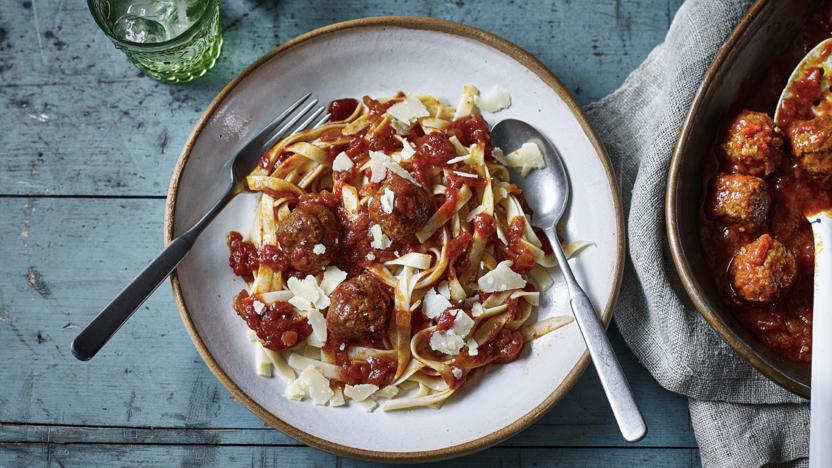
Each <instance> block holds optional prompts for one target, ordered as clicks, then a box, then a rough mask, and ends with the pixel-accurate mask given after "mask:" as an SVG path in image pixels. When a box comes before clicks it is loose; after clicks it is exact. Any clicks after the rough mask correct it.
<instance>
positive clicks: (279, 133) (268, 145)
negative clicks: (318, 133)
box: [262, 99, 318, 151]
mask: <svg viewBox="0 0 832 468" xmlns="http://www.w3.org/2000/svg"><path fill="white" fill-rule="evenodd" d="M316 104H318V100H317V99H313V100H311V101H309V103H307V104H306V105H305V106H303V108H302V109H301V110H300V111H299V112H298V113H296V114H295V116H294V117H292V118H291V119H289V121H288V122H286V123H285V124H283V126H282V127H280V129H278V130H277V131H276V132H274V133H272V135H271V136H270V137H269V138H268V139H266V141H265V143H263V146H262V148H263V151H265V150H267V149H269V148H271V147H272V145H274V144H275V143H276V142H277V140H279V139H281V138H282V137H283V136H284V135H287V134H288V131H289V129H290V128H292V127H294V126H295V124H296V123H298V120H300V119H301V118H302V117H303V116H304V115H306V113H307V112H309V110H310V109H312V108H313V107H315V105H316Z"/></svg>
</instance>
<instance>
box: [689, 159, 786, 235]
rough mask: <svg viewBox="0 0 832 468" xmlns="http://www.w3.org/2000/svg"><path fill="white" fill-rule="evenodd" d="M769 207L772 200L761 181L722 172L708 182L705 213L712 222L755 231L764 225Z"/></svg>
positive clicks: (766, 187) (752, 177)
mask: <svg viewBox="0 0 832 468" xmlns="http://www.w3.org/2000/svg"><path fill="white" fill-rule="evenodd" d="M769 205H771V198H770V197H769V195H768V186H767V185H766V182H765V181H764V180H763V179H761V178H759V177H755V176H748V175H743V174H726V173H724V172H721V173H719V174H717V175H716V177H714V180H713V182H712V183H711V191H710V194H709V196H708V199H707V201H706V202H705V210H706V212H707V213H708V217H709V218H711V219H714V220H717V221H722V222H723V223H725V224H727V225H729V226H735V227H737V228H738V229H739V230H740V231H755V230H757V229H759V228H760V226H762V225H763V223H765V221H766V215H767V214H768V207H769Z"/></svg>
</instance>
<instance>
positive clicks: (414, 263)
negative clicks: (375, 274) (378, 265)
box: [384, 252, 431, 270]
mask: <svg viewBox="0 0 832 468" xmlns="http://www.w3.org/2000/svg"><path fill="white" fill-rule="evenodd" d="M430 260H431V256H430V255H427V254H422V253H418V252H410V253H408V254H405V255H403V256H401V257H399V258H396V259H393V260H389V261H387V262H384V264H385V265H402V266H409V267H413V268H416V269H419V270H427V269H428V268H430Z"/></svg>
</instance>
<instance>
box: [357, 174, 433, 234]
mask: <svg viewBox="0 0 832 468" xmlns="http://www.w3.org/2000/svg"><path fill="white" fill-rule="evenodd" d="M386 191H392V192H393V203H392V207H391V206H390V205H388V204H387V202H384V203H382V198H385V197H387V195H386V194H385V192H386ZM387 211H390V212H389V213H388V212H387ZM432 214H433V199H432V198H431V196H430V194H429V193H428V192H426V191H425V189H423V188H421V187H419V186H417V185H414V184H413V183H411V182H409V181H407V180H405V179H404V178H402V177H400V176H398V175H397V174H395V173H393V172H392V171H387V178H385V179H384V183H383V184H382V185H381V187H379V189H378V191H377V192H376V193H375V195H373V198H372V199H371V200H370V217H371V218H372V219H373V221H375V222H376V224H378V225H379V226H381V230H382V231H384V233H385V234H387V237H389V238H390V239H391V240H393V241H394V242H396V241H403V240H405V239H407V238H408V237H410V236H412V235H413V234H415V233H416V231H418V230H419V229H421V227H422V226H424V225H425V223H426V222H427V221H428V219H430V216H431V215H432Z"/></svg>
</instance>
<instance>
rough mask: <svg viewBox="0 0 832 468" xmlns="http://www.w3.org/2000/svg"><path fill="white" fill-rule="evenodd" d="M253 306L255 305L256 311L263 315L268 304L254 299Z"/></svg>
mask: <svg viewBox="0 0 832 468" xmlns="http://www.w3.org/2000/svg"><path fill="white" fill-rule="evenodd" d="M251 306H252V307H254V311H255V312H256V313H257V315H263V310H265V308H266V304H263V303H262V302H260V301H254V302H252V303H251Z"/></svg>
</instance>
